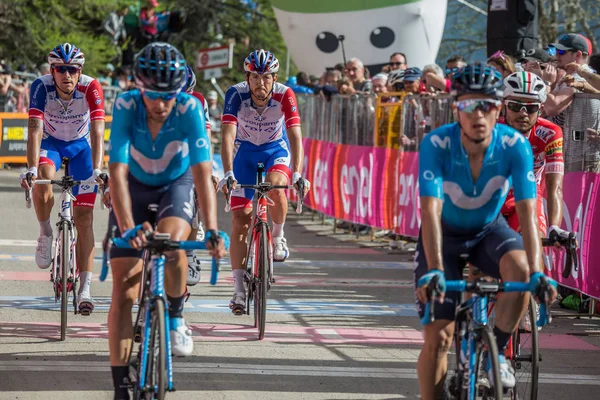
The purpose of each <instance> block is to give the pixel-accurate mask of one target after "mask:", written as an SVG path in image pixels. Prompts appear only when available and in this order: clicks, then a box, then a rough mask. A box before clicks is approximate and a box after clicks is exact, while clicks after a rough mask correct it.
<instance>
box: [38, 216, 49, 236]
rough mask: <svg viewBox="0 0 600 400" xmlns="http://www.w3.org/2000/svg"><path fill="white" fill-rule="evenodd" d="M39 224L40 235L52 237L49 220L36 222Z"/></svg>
mask: <svg viewBox="0 0 600 400" xmlns="http://www.w3.org/2000/svg"><path fill="white" fill-rule="evenodd" d="M38 222H39V223H40V234H41V235H44V236H52V225H51V224H50V218H48V219H47V220H45V221H38Z"/></svg>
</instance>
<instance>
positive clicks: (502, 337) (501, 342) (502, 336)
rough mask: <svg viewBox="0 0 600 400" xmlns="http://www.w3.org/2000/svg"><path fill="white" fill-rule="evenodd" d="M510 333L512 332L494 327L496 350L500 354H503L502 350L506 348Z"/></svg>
mask: <svg viewBox="0 0 600 400" xmlns="http://www.w3.org/2000/svg"><path fill="white" fill-rule="evenodd" d="M510 335H512V334H511V333H506V332H502V331H501V330H500V329H498V328H497V327H494V336H496V344H497V345H498V352H499V353H500V354H504V350H506V346H507V345H508V341H509V339H510Z"/></svg>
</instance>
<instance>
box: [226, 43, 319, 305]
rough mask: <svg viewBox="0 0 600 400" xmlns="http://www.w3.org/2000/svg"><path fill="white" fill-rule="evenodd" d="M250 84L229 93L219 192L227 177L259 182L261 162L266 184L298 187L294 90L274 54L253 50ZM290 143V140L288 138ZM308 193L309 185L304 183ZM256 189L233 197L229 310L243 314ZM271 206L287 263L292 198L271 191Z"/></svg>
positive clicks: (276, 247) (247, 67)
mask: <svg viewBox="0 0 600 400" xmlns="http://www.w3.org/2000/svg"><path fill="white" fill-rule="evenodd" d="M244 71H246V80H245V81H244V82H241V83H238V84H237V85H234V86H232V87H231V88H229V90H228V91H227V94H226V95H225V109H224V111H223V117H222V128H221V132H222V138H223V140H222V146H221V157H222V159H223V168H224V170H225V171H226V172H225V175H224V178H223V179H222V180H221V182H219V189H222V190H224V191H225V192H226V187H225V184H226V182H227V179H228V178H233V180H234V181H236V182H240V183H241V184H253V183H255V181H256V174H257V164H258V163H259V162H260V163H263V164H264V165H265V168H266V170H267V176H266V181H268V182H271V183H272V184H273V185H287V184H288V181H289V180H290V179H291V181H292V182H293V183H294V185H296V184H297V183H298V181H299V180H300V179H303V178H302V177H301V175H300V171H302V161H303V159H304V154H303V153H304V152H303V148H302V131H301V129H300V116H299V114H298V104H297V102H296V96H295V95H294V92H293V91H292V89H290V88H288V87H287V86H284V85H282V84H280V83H278V82H277V71H279V61H278V60H277V58H276V57H275V55H274V54H273V53H271V52H269V51H265V50H262V49H261V50H256V51H253V52H252V53H250V54H249V55H248V57H246V59H245V60H244ZM288 139H289V140H288ZM303 181H304V183H305V186H304V187H305V191H307V190H308V189H309V188H310V184H309V182H308V181H306V180H305V179H304V180H303ZM253 196H254V190H250V189H236V190H234V191H233V192H232V195H231V210H232V214H233V217H232V218H233V228H232V234H231V248H230V254H231V266H232V270H233V279H234V285H235V289H234V296H233V298H232V299H231V302H230V304H229V305H230V308H231V310H232V312H233V313H234V314H236V315H241V314H242V313H243V311H244V308H245V304H246V299H245V298H246V294H245V290H244V272H245V271H244V258H245V256H246V236H247V234H248V229H249V227H250V222H251V217H252V214H251V213H252V198H253ZM269 198H270V199H272V200H273V202H274V205H273V206H271V207H270V208H269V214H270V216H271V220H272V221H273V230H272V234H273V260H275V261H285V259H286V258H287V257H288V256H289V250H288V247H287V242H286V240H285V238H284V236H283V226H284V223H285V218H286V215H287V198H286V195H285V192H284V191H283V190H272V191H271V192H269Z"/></svg>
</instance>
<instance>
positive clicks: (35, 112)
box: [27, 79, 47, 168]
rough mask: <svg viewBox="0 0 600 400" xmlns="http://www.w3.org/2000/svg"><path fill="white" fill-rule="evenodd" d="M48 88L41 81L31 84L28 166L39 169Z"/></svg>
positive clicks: (37, 80)
mask: <svg viewBox="0 0 600 400" xmlns="http://www.w3.org/2000/svg"><path fill="white" fill-rule="evenodd" d="M46 96H47V93H46V86H45V85H44V83H43V82H42V81H41V80H40V79H36V80H35V81H33V83H32V84H31V89H30V90H29V97H30V103H29V124H28V131H27V165H28V166H29V168H31V167H35V168H37V167H38V163H39V160H40V147H41V144H42V137H43V135H44V109H45V108H46Z"/></svg>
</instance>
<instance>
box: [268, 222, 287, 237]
mask: <svg viewBox="0 0 600 400" xmlns="http://www.w3.org/2000/svg"><path fill="white" fill-rule="evenodd" d="M283 225H285V222H284V223H282V224H276V223H275V222H273V230H272V231H271V233H272V234H273V237H283Z"/></svg>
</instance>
